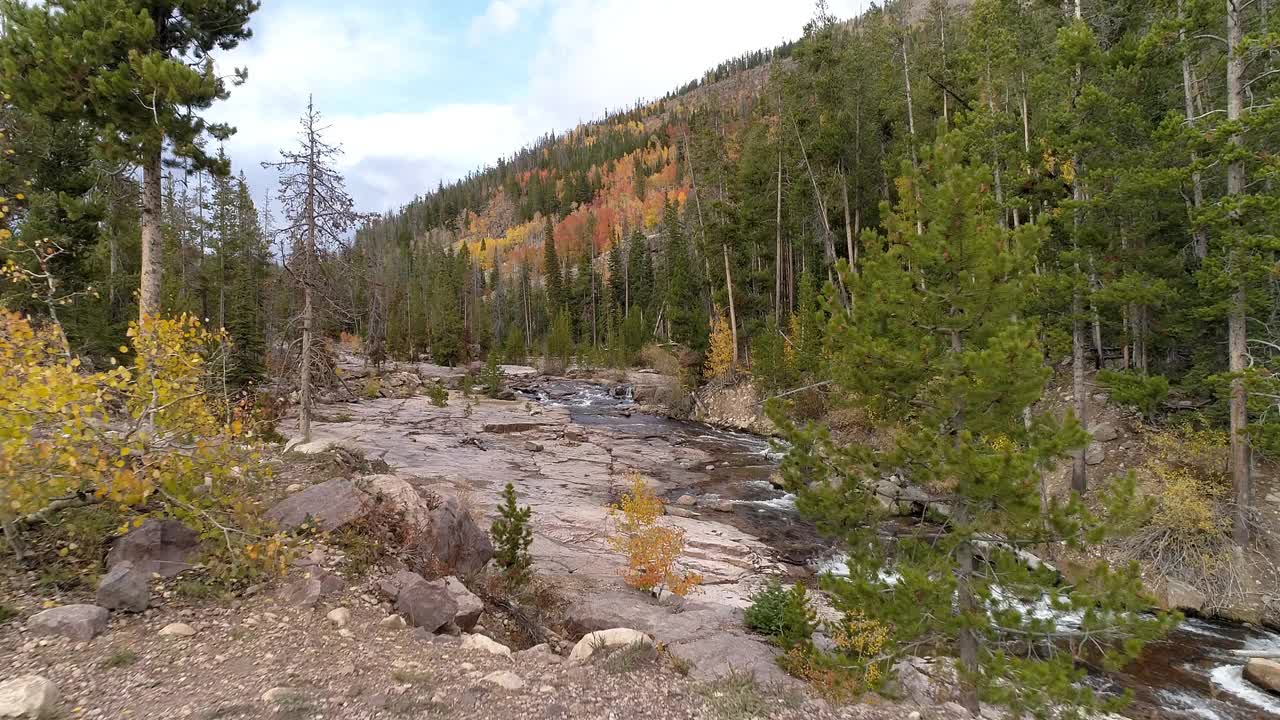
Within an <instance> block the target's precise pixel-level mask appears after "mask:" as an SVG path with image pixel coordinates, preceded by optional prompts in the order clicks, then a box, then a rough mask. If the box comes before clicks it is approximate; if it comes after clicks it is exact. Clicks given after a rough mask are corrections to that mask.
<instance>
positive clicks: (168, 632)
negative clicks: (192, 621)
mask: <svg viewBox="0 0 1280 720" xmlns="http://www.w3.org/2000/svg"><path fill="white" fill-rule="evenodd" d="M195 634H196V629H195V628H193V627H191V626H190V625H188V624H186V623H169V624H168V625H165V626H164V627H163V628H161V629H160V635H161V636H163V637H191V636H192V635H195Z"/></svg>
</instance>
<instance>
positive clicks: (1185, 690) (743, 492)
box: [521, 380, 1280, 720]
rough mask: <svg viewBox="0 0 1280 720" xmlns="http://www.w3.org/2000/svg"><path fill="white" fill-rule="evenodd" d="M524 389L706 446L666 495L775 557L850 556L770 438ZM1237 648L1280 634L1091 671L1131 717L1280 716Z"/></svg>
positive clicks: (574, 409) (1176, 642)
mask: <svg viewBox="0 0 1280 720" xmlns="http://www.w3.org/2000/svg"><path fill="white" fill-rule="evenodd" d="M521 392H522V393H523V394H524V395H525V396H526V397H529V398H530V399H536V400H538V401H539V402H543V403H546V404H550V405H558V406H562V407H567V408H568V409H569V410H570V415H571V417H572V418H573V421H574V422H576V423H578V424H581V425H595V426H606V427H607V428H608V429H609V430H610V431H611V432H615V433H619V434H626V435H632V436H638V437H652V436H661V437H664V438H668V439H669V440H671V441H672V442H675V443H676V444H681V445H689V446H692V447H696V448H697V449H699V450H702V451H703V452H706V453H707V454H708V455H710V456H711V458H712V460H711V461H710V462H708V463H705V464H699V465H698V466H696V467H685V468H679V471H680V475H679V477H681V478H685V480H683V481H681V483H679V486H678V488H677V489H675V490H673V491H670V492H669V493H668V497H666V498H665V499H666V500H667V502H669V503H670V502H674V501H675V500H676V499H677V498H679V497H680V496H681V495H685V494H688V495H693V496H695V497H705V496H715V497H716V498H718V499H720V500H727V501H730V502H732V504H733V511H732V512H731V513H716V516H715V517H716V519H717V520H722V521H725V522H728V523H729V524H731V525H734V526H735V527H737V528H739V529H741V530H743V531H745V532H748V533H751V534H752V535H754V536H756V537H758V538H759V539H760V540H761V541H762V542H764V543H765V544H766V545H768V546H769V547H770V548H772V549H773V551H774V556H775V558H776V559H778V560H780V561H782V562H785V563H788V564H792V565H804V566H807V567H810V568H811V569H813V570H815V571H817V572H824V571H825V572H831V571H835V572H839V569H840V565H841V563H840V561H839V559H838V556H837V555H835V554H834V553H833V550H832V545H831V543H830V542H829V541H828V540H825V539H824V538H822V537H820V536H819V535H818V533H817V531H816V530H815V529H814V527H813V525H812V524H811V523H808V522H806V521H805V520H803V519H802V518H801V517H800V515H799V514H798V513H797V512H796V508H795V502H794V498H793V497H792V496H790V495H787V494H785V493H783V492H782V491H781V490H779V489H777V488H776V487H774V485H773V484H772V483H771V482H770V477H771V476H772V475H773V473H774V472H775V471H776V470H777V467H778V462H777V461H778V458H777V456H776V455H774V454H773V453H772V452H771V448H770V441H769V440H768V439H767V438H763V437H760V436H757V435H752V434H750V433H744V432H735V431H732V430H724V429H719V428H713V427H710V426H708V425H703V424H700V423H692V422H685V421H680V420H672V419H669V418H665V417H662V416H659V415H653V414H649V413H644V412H639V411H636V410H635V409H634V404H633V403H632V401H631V397H630V390H629V388H627V387H626V386H619V387H616V388H608V387H605V386H602V385H596V384H592V383H588V382H583V381H575V380H563V381H543V382H539V383H538V384H537V385H532V386H529V387H526V388H524V389H522V390H521ZM687 478H693V479H694V480H693V481H692V482H689V481H688V480H687ZM1238 649H1247V650H1274V651H1280V634H1276V633H1272V632H1268V631H1266V630H1261V629H1257V628H1252V627H1248V626H1244V625H1236V624H1229V623H1220V622H1214V621H1208V620H1200V619H1189V620H1187V621H1185V622H1184V623H1182V624H1181V625H1180V626H1178V627H1177V628H1176V629H1175V630H1174V631H1173V632H1172V633H1171V634H1170V635H1169V637H1167V638H1166V639H1165V640H1163V641H1162V642H1159V643H1154V644H1152V645H1150V646H1149V647H1148V648H1147V649H1146V651H1145V652H1144V653H1143V655H1142V657H1141V658H1140V659H1139V660H1138V661H1137V662H1135V663H1133V664H1132V665H1131V666H1130V667H1128V668H1126V669H1125V670H1124V671H1122V672H1119V673H1114V674H1111V675H1108V676H1105V677H1095V678H1092V682H1093V683H1094V684H1095V685H1096V687H1097V688H1098V689H1099V690H1102V691H1105V692H1120V691H1122V690H1123V689H1125V688H1128V689H1131V690H1132V691H1133V693H1134V696H1135V699H1134V702H1133V703H1132V704H1131V705H1129V707H1128V708H1127V709H1126V711H1125V714H1126V715H1128V716H1129V717H1132V718H1136V719H1140V720H1148V719H1150V720H1155V719H1156V718H1160V719H1164V718H1170V719H1174V718H1176V719H1182V718H1187V719H1198V720H1255V719H1261V718H1278V717H1280V697H1277V696H1275V695H1270V694H1268V693H1266V692H1265V691H1263V690H1261V689H1259V688H1257V687H1256V686H1254V685H1252V684H1251V683H1250V682H1248V681H1247V680H1244V679H1243V678H1242V677H1241V670H1242V668H1243V661H1242V659H1241V658H1239V657H1236V656H1234V655H1233V654H1232V653H1231V651H1232V650H1238Z"/></svg>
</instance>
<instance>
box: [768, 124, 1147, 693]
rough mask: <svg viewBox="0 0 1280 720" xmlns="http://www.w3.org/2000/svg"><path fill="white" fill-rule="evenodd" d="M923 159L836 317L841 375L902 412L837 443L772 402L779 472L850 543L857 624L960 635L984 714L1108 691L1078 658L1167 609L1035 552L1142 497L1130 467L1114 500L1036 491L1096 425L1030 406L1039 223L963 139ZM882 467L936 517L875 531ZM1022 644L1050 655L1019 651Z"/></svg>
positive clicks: (1124, 647) (1037, 372) (1124, 652)
mask: <svg viewBox="0 0 1280 720" xmlns="http://www.w3.org/2000/svg"><path fill="white" fill-rule="evenodd" d="M920 166H921V170H919V171H913V170H912V169H911V166H910V164H909V163H904V166H903V167H904V175H905V177H904V179H903V180H902V181H900V182H901V184H902V187H903V188H904V192H903V193H902V194H901V196H900V198H899V202H898V204H897V206H896V207H894V208H892V209H889V208H886V209H885V211H884V214H885V232H884V234H883V235H881V234H879V233H876V232H873V231H868V232H867V233H866V234H865V235H864V237H863V239H862V240H863V242H862V245H863V246H864V247H866V248H867V254H866V259H865V265H864V268H863V272H861V273H858V274H853V273H846V277H845V282H846V284H847V286H848V287H849V290H850V293H851V297H852V301H853V306H854V307H855V308H857V311H856V312H854V313H851V314H850V313H836V314H835V315H834V316H833V317H832V318H831V322H830V335H829V343H830V346H831V348H832V352H833V362H832V364H831V369H832V372H833V380H834V386H835V388H836V389H837V391H838V393H839V395H840V396H841V398H842V400H843V401H844V402H846V403H849V404H851V405H855V406H858V407H861V408H864V409H865V410H867V411H868V412H869V413H871V414H873V415H874V416H875V417H878V418H882V419H883V421H884V422H885V423H888V424H890V425H891V427H892V428H893V432H892V438H893V440H892V442H891V444H890V446H889V447H887V448H877V447H874V446H870V445H852V446H849V445H837V444H835V443H834V442H833V440H832V439H831V437H830V436H829V435H828V434H827V433H826V432H825V431H822V430H818V429H815V428H807V429H800V428H797V427H795V426H794V425H791V424H789V423H788V422H787V421H786V420H785V418H782V417H781V416H780V415H779V414H778V413H777V412H776V410H777V408H774V416H775V418H777V419H778V420H779V421H780V422H782V423H783V425H784V426H785V427H786V428H787V429H786V436H787V437H788V439H789V440H790V442H791V443H792V445H793V449H792V450H791V452H790V453H789V454H788V457H787V459H786V461H785V462H784V474H785V476H786V478H787V482H788V485H789V487H790V488H791V489H792V490H793V491H794V492H796V493H797V494H798V495H799V500H798V506H799V507H800V509H801V511H802V512H803V513H804V514H806V515H808V516H810V517H812V518H814V519H816V520H818V521H819V523H820V525H821V526H822V527H824V528H827V529H828V530H830V531H832V532H835V533H837V534H838V535H839V536H840V537H841V539H842V540H844V541H845V543H846V544H847V547H848V549H849V561H848V567H849V575H848V578H847V579H837V578H830V579H829V584H830V589H831V591H832V596H833V600H834V603H835V605H836V607H837V608H838V609H839V610H841V611H842V613H843V614H844V616H845V622H847V623H849V622H859V623H861V622H866V621H871V622H874V623H877V624H879V625H880V626H882V627H885V628H888V629H889V632H890V633H891V642H892V643H893V644H894V645H895V647H897V648H898V649H899V650H898V651H899V652H904V651H905V649H906V648H909V647H915V646H917V645H918V644H920V643H926V644H930V645H933V646H937V645H939V644H942V645H943V646H944V647H951V648H952V649H953V650H954V652H955V653H956V655H957V656H958V658H959V666H960V671H961V674H960V677H961V682H962V698H963V704H964V705H965V706H966V707H967V708H969V709H970V710H971V711H973V712H976V711H977V710H978V706H979V702H980V701H985V702H992V703H999V704H1002V705H1006V706H1008V708H1009V709H1010V710H1011V711H1012V712H1013V713H1014V714H1015V715H1016V714H1020V713H1021V712H1023V711H1043V710H1045V709H1047V708H1049V707H1052V706H1055V705H1068V706H1083V707H1095V706H1099V705H1102V704H1103V703H1102V701H1101V700H1100V699H1099V698H1097V697H1096V696H1095V694H1094V692H1093V690H1091V689H1090V688H1088V687H1087V686H1086V685H1084V684H1083V683H1082V682H1081V681H1082V680H1083V679H1084V678H1083V676H1084V670H1082V669H1079V665H1077V663H1076V661H1077V660H1081V659H1085V658H1087V659H1088V660H1089V661H1090V662H1091V663H1100V664H1102V665H1105V666H1107V667H1116V666H1118V665H1119V664H1123V663H1124V662H1126V661H1127V660H1128V659H1131V658H1133V657H1134V656H1135V654H1136V653H1137V651H1138V650H1139V649H1140V648H1141V645H1142V641H1143V640H1145V639H1149V638H1151V637H1154V636H1155V635H1157V634H1159V633H1160V632H1162V631H1163V630H1165V629H1167V627H1168V626H1169V622H1168V621H1167V619H1165V618H1149V617H1147V616H1145V615H1143V614H1142V613H1143V612H1144V611H1145V610H1146V608H1147V606H1148V603H1147V601H1145V600H1144V599H1143V597H1142V595H1141V593H1140V592H1139V591H1140V587H1141V585H1140V582H1139V579H1138V574H1137V568H1136V567H1124V568H1117V569H1115V570H1112V569H1111V568H1110V567H1108V566H1107V565H1106V563H1105V562H1104V563H1099V564H1098V565H1097V566H1095V567H1093V568H1091V569H1090V571H1089V572H1088V574H1087V579H1084V580H1082V581H1080V582H1078V583H1076V584H1075V585H1073V586H1058V585H1057V584H1056V573H1054V572H1053V571H1051V570H1049V569H1047V568H1046V567H1045V566H1044V565H1043V564H1039V563H1028V562H1027V560H1026V552H1027V551H1028V550H1029V549H1030V548H1033V547H1037V546H1042V545H1043V544H1045V543H1050V542H1065V543H1067V544H1068V545H1070V546H1072V547H1083V546H1087V545H1089V544H1090V543H1093V542H1097V541H1098V540H1099V539H1100V538H1101V537H1102V536H1103V535H1104V534H1105V533H1107V532H1108V531H1113V530H1116V529H1119V528H1123V527H1125V525H1126V522H1125V518H1124V517H1123V516H1124V514H1125V511H1126V510H1128V511H1129V512H1132V509H1133V508H1137V507H1139V506H1140V503H1137V502H1136V501H1135V499H1134V496H1133V491H1134V480H1133V478H1132V477H1129V478H1127V479H1123V478H1122V479H1118V480H1116V481H1115V482H1114V483H1113V485H1112V487H1111V488H1109V493H1110V494H1109V495H1108V497H1107V499H1106V500H1105V501H1104V507H1106V508H1107V509H1108V510H1109V511H1113V513H1112V514H1111V515H1110V516H1108V517H1099V516H1095V515H1093V514H1092V513H1090V512H1089V511H1088V510H1087V509H1086V508H1085V507H1084V505H1083V504H1082V503H1081V502H1080V501H1079V499H1078V498H1073V499H1072V500H1071V501H1070V502H1068V503H1066V504H1060V503H1058V502H1056V501H1054V502H1052V503H1050V504H1048V505H1042V502H1041V496H1040V493H1039V469H1041V468H1045V467H1048V466H1050V465H1051V464H1052V463H1053V462H1055V461H1056V460H1057V459H1059V458H1061V457H1064V456H1065V454H1066V452H1067V451H1068V450H1070V449H1072V448H1076V447H1079V446H1081V445H1082V444H1084V443H1085V442H1086V441H1087V436H1086V435H1085V433H1084V432H1083V430H1082V429H1081V427H1080V426H1079V424H1078V423H1076V422H1075V421H1074V419H1072V418H1070V417H1069V418H1068V419H1067V421H1065V422H1062V421H1058V420H1056V419H1055V418H1054V417H1053V416H1051V415H1048V414H1033V415H1032V416H1031V420H1030V422H1026V421H1025V420H1024V412H1025V411H1026V409H1027V408H1028V407H1032V406H1033V405H1034V404H1035V401H1036V400H1037V399H1039V397H1040V395H1041V393H1042V392H1043V389H1044V386H1045V383H1046V381H1047V379H1048V376H1049V370H1048V369H1047V368H1046V367H1045V365H1044V362H1043V354H1042V351H1041V349H1040V347H1039V343H1038V341H1037V333H1036V325H1035V323H1034V322H1032V321H1029V320H1027V319H1026V318H1025V315H1024V313H1023V307H1024V303H1025V296H1026V293H1025V289H1026V287H1027V282H1028V280H1029V278H1030V276H1031V275H1032V273H1033V269H1034V253H1035V251H1036V248H1037V246H1038V245H1039V244H1040V243H1041V242H1042V241H1043V240H1044V237H1045V230H1044V228H1043V227H1042V226H1040V225H1023V226H1022V227H1021V228H1019V229H1017V230H1008V229H1005V228H1003V227H1002V226H1001V224H1000V223H999V222H998V217H997V213H996V212H995V207H994V204H993V202H992V198H991V197H990V196H989V191H988V188H989V186H990V178H991V173H990V171H989V170H988V169H987V168H985V167H970V166H966V165H964V164H963V163H962V162H961V161H960V153H959V152H958V151H957V150H955V149H954V148H952V147H950V146H948V145H946V144H940V145H938V146H936V148H935V149H934V150H933V151H932V152H931V153H926V154H924V156H923V159H922V162H921V164H920ZM834 301H835V298H829V302H834ZM889 473H893V474H894V475H896V476H897V477H898V478H902V479H906V480H909V481H910V482H912V483H914V484H916V485H918V486H920V488H921V489H922V490H923V491H924V492H925V493H926V494H927V495H928V497H929V498H930V500H929V502H928V507H929V510H928V512H929V514H930V515H932V516H933V517H935V518H937V519H938V521H939V523H940V524H939V525H937V526H934V528H935V529H930V530H929V531H928V532H922V533H918V532H916V531H907V532H906V533H905V534H902V535H900V537H899V538H898V541H897V543H896V544H895V545H893V546H892V547H890V546H886V545H885V544H884V543H883V541H882V540H881V539H880V538H879V536H878V532H879V524H878V519H879V518H880V517H882V516H883V514H884V510H883V508H882V506H881V504H880V500H879V499H878V497H877V493H879V492H880V488H881V485H882V483H883V479H882V478H883V476H884V475H886V474H889ZM924 529H925V528H924V527H921V528H919V530H924ZM1035 603H1049V604H1051V605H1052V606H1053V607H1055V608H1060V609H1073V610H1076V611H1079V612H1080V613H1082V618H1083V619H1082V622H1081V630H1082V631H1083V637H1087V638H1089V641H1088V642H1075V641H1073V640H1072V638H1073V637H1074V638H1079V637H1080V636H1076V635H1073V634H1072V633H1071V632H1069V631H1064V630H1063V629H1062V628H1059V627H1057V621H1056V620H1055V619H1054V618H1053V617H1040V616H1038V615H1037V614H1035V613H1031V612H1029V607H1030V606H1031V605H1034V604H1035ZM1029 642H1030V643H1034V647H1037V648H1038V652H1036V653H1027V652H1023V651H1022V650H1021V648H1025V647H1027V646H1028V643H1029ZM1095 643H1096V645H1095ZM840 652H841V651H839V650H837V653H840ZM866 660H867V659H866V658H857V657H841V658H839V659H838V660H837V662H838V663H853V664H856V663H859V662H862V663H865V662H866Z"/></svg>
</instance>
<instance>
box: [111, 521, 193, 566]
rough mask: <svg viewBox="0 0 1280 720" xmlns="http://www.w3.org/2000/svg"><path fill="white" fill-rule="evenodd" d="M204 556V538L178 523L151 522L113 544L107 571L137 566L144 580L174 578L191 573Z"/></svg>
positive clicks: (143, 524) (144, 523)
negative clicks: (157, 577)
mask: <svg viewBox="0 0 1280 720" xmlns="http://www.w3.org/2000/svg"><path fill="white" fill-rule="evenodd" d="M199 553H200V536H199V535H198V534H197V533H196V531H195V530H192V529H191V528H189V527H187V526H186V525H183V524H182V523H180V522H178V521H177V520H156V519H154V518H147V519H146V520H144V521H143V522H142V524H141V525H139V526H138V527H136V528H134V529H133V530H130V531H129V532H128V533H126V534H125V535H124V536H123V537H121V538H120V539H118V540H116V541H115V542H114V543H112V544H111V551H110V552H108V553H107V568H109V569H114V568H115V567H116V566H117V565H120V564H121V563H126V562H130V563H133V567H134V568H136V569H137V571H138V572H140V573H142V575H143V577H148V576H150V575H152V574H156V575H159V576H161V577H173V576H174V575H177V574H178V573H180V572H182V571H183V570H189V569H191V567H192V564H191V563H192V562H193V561H194V560H195V559H196V557H197V556H198V555H199Z"/></svg>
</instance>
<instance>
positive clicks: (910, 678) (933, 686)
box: [889, 657, 959, 707]
mask: <svg viewBox="0 0 1280 720" xmlns="http://www.w3.org/2000/svg"><path fill="white" fill-rule="evenodd" d="M892 673H893V674H892V676H891V678H890V687H889V690H890V692H891V694H894V695H899V696H901V697H902V698H903V699H904V700H907V701H908V702H910V703H912V704H914V705H919V706H922V707H929V706H931V705H939V704H942V703H946V702H950V701H952V700H955V699H956V698H957V697H958V693H957V690H958V688H959V678H958V676H957V674H956V669H955V663H954V662H953V661H952V660H951V659H950V658H920V657H908V658H904V659H902V660H899V661H898V662H897V663H896V664H895V665H894V666H893V669H892Z"/></svg>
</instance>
